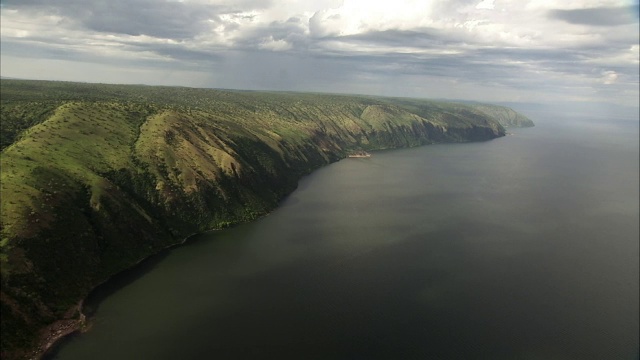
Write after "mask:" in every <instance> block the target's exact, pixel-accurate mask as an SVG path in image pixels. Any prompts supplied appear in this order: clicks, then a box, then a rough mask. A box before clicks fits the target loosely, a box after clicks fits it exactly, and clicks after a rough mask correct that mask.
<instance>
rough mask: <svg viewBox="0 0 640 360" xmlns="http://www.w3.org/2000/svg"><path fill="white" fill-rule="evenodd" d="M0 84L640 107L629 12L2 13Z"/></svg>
mask: <svg viewBox="0 0 640 360" xmlns="http://www.w3.org/2000/svg"><path fill="white" fill-rule="evenodd" d="M0 4H1V5H0V6H1V10H0V26H1V32H0V36H1V38H0V47H1V52H0V75H2V76H3V77H15V78H25V79H45V80H65V81H81V82H101V83H135V84H148V85H180V86H189V87H211V88H231V89H249V90H286V91H317V92H334V93H357V94H372V95H384V96H406V97H419V98H437V99H441V98H448V99H465V100H477V101H486V102H540V103H556V102H578V103H580V102H582V103H585V104H593V103H608V104H616V105H625V106H631V107H638V98H639V96H640V94H639V66H640V62H639V50H640V46H639V22H638V2H637V1H634V0H563V1H554V0H504V1H502V0H422V1H414V0H393V1H375V0H373V1H365V0H344V1H338V0H313V1H311V0H281V1H276V0H266V1H258V0H236V1H229V0H108V1H107V0H104V1H102V0H0Z"/></svg>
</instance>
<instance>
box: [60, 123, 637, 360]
mask: <svg viewBox="0 0 640 360" xmlns="http://www.w3.org/2000/svg"><path fill="white" fill-rule="evenodd" d="M536 120H537V125H538V126H537V127H535V128H532V129H521V130H513V132H514V133H515V134H514V135H511V136H507V137H504V138H501V139H496V140H493V141H489V142H484V143H472V144H452V145H433V146H426V147H421V148H414V149H406V150H397V151H386V152H379V153H375V154H374V156H373V157H372V158H370V159H346V160H343V161H341V162H339V163H336V164H333V165H331V166H328V167H325V168H323V169H320V170H318V171H317V172H315V173H314V174H312V175H311V176H309V177H307V178H305V179H303V180H302V181H301V183H300V187H299V189H298V190H297V191H296V192H294V193H293V194H292V195H291V196H290V197H289V198H287V199H286V200H285V201H284V202H283V204H282V206H281V207H280V208H279V209H278V210H276V211H274V212H273V213H272V214H271V215H269V216H267V217H265V218H263V219H261V220H259V221H256V222H254V223H251V224H247V225H243V226H239V227H236V228H233V229H229V230H225V231H220V232H214V233H210V234H206V235H201V236H198V237H197V239H196V241H191V242H189V243H188V244H187V245H186V246H183V247H179V248H176V249H174V250H171V251H170V252H168V253H167V254H164V255H163V256H161V257H157V258H155V259H153V260H152V261H150V262H148V263H146V264H144V265H143V266H142V267H141V268H139V269H137V270H135V271H133V272H129V273H128V274H125V275H123V276H121V277H119V278H118V279H116V280H115V281H114V282H113V283H111V284H109V285H107V286H106V287H103V288H102V289H101V290H100V291H99V292H98V293H96V294H94V296H93V298H92V300H91V301H90V304H89V305H90V306H91V307H92V308H93V311H95V313H94V320H93V324H94V325H93V328H92V329H91V331H89V332H88V333H85V334H82V335H78V336H75V337H72V338H70V339H68V340H67V341H66V342H65V343H64V344H63V345H62V346H60V347H59V348H58V349H57V350H56V354H54V357H55V359H60V360H63V359H267V358H268V359H272V358H274V359H276V358H280V359H637V356H638V332H639V330H638V329H639V326H638V316H639V314H638V287H639V286H638V282H639V279H638V277H639V275H638V270H639V269H638V236H639V234H638V219H639V205H638V204H639V200H638V199H639V182H638V170H639V165H638V122H637V121H635V122H607V121H603V120H602V119H601V120H592V121H588V120H581V121H575V120H570V119H558V118H554V119H553V121H551V120H547V119H544V118H540V119H536Z"/></svg>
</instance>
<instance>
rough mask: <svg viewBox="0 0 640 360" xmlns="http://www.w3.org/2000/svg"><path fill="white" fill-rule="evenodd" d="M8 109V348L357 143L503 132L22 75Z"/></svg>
mask: <svg viewBox="0 0 640 360" xmlns="http://www.w3.org/2000/svg"><path fill="white" fill-rule="evenodd" d="M505 111H507V110H505ZM507 112H508V111H507ZM2 125H3V129H4V127H5V126H10V129H11V133H6V134H3V147H4V148H3V151H2V154H1V158H0V161H1V179H2V184H1V185H2V202H1V209H2V212H1V218H0V220H1V230H0V231H1V236H2V240H1V243H0V245H1V257H0V261H1V264H2V289H1V292H0V295H1V297H0V300H1V306H2V308H1V310H2V322H1V325H2V328H1V335H2V338H1V339H2V357H3V358H7V359H8V358H23V357H28V356H30V355H32V354H37V353H39V352H41V350H42V349H44V348H45V347H46V345H47V344H46V343H47V340H50V339H52V338H55V337H56V336H58V335H59V333H60V332H64V331H69V330H73V329H76V328H78V326H80V325H81V321H80V320H81V314H80V313H79V312H78V304H79V301H81V299H83V298H84V297H85V296H86V295H87V294H88V292H89V291H90V290H91V289H92V288H93V287H95V286H96V285H97V284H99V283H101V282H103V281H105V280H106V279H108V278H109V277H110V276H112V275H113V274H115V273H117V272H119V271H122V270H123V269H126V268H128V267H130V266H132V265H134V264H135V263H137V262H139V261H140V260H141V259H144V258H145V257H147V256H149V255H151V254H154V253H156V252H158V251H159V250H161V249H163V248H165V247H167V246H170V245H173V244H177V243H179V242H181V241H182V240H183V239H184V238H185V237H187V236H189V235H190V234H193V233H196V232H201V231H204V230H208V229H216V228H222V227H225V226H229V225H232V224H235V223H239V222H245V221H249V220H252V219H255V218H256V217H258V216H261V215H263V214H265V213H267V212H268V211H270V210H272V209H273V208H274V207H275V206H277V204H278V201H280V200H281V199H282V197H283V196H285V195H286V194H288V193H290V192H291V191H293V190H294V189H295V187H296V184H297V181H298V179H299V178H300V176H302V175H303V174H306V173H309V172H311V171H313V170H314V169H317V168H318V167H321V166H323V165H326V164H328V163H331V162H334V161H337V160H339V159H341V158H344V157H345V156H346V155H347V154H348V153H349V152H351V151H354V150H376V149H385V148H398V147H408V146H418V145H423V144H430V143H436V142H462V141H481V140H489V139H493V138H496V137H499V136H503V135H504V128H503V127H502V126H501V125H500V124H499V123H498V122H497V121H495V120H494V119H492V118H491V117H490V116H488V115H487V114H486V113H485V112H483V111H479V110H478V109H476V108H474V107H471V106H467V105H461V104H449V103H439V102H430V101H420V100H412V101H411V104H408V103H406V102H402V101H399V100H394V99H383V98H373V97H356V96H337V95H318V94H291V93H258V92H238V91H235V92H234V91H219V90H206V89H188V88H167V87H145V86H120V85H93V84H75V83H57V82H30V81H13V80H12V81H8V80H3V81H2ZM3 132H4V130H3Z"/></svg>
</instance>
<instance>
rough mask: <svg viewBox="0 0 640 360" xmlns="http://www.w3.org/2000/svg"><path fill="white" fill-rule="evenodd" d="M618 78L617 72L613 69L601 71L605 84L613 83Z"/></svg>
mask: <svg viewBox="0 0 640 360" xmlns="http://www.w3.org/2000/svg"><path fill="white" fill-rule="evenodd" d="M617 80H618V74H616V72H615V71H603V72H602V83H603V84H605V85H611V84H614V83H615V82H616V81H617Z"/></svg>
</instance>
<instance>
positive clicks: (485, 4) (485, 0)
mask: <svg viewBox="0 0 640 360" xmlns="http://www.w3.org/2000/svg"><path fill="white" fill-rule="evenodd" d="M493 2H494V0H482V1H481V2H480V3H479V4H478V5H476V9H487V10H493V8H494V7H495V5H494V4H493Z"/></svg>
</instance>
